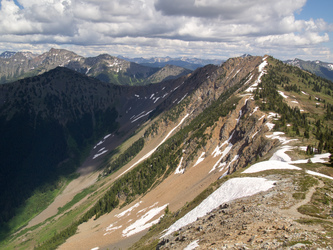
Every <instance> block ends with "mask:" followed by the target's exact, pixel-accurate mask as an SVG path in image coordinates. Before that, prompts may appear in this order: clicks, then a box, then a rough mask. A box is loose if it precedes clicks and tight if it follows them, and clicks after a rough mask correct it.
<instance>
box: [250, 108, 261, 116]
mask: <svg viewBox="0 0 333 250" xmlns="http://www.w3.org/2000/svg"><path fill="white" fill-rule="evenodd" d="M258 110H259V107H255V108H254V109H253V111H252V113H251V114H250V116H252V115H253V114H254V113H255V112H257V111H258Z"/></svg>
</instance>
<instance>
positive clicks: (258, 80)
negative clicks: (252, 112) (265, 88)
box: [245, 57, 268, 92]
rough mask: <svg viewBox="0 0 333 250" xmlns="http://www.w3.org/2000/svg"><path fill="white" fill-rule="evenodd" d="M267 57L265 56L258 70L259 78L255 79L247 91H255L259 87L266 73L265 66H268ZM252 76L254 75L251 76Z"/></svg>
mask: <svg viewBox="0 0 333 250" xmlns="http://www.w3.org/2000/svg"><path fill="white" fill-rule="evenodd" d="M266 59H267V58H266V57H265V58H263V62H262V63H261V64H260V65H259V67H258V71H259V73H260V75H259V76H258V79H257V80H256V81H255V83H254V84H252V85H251V86H250V87H249V88H248V89H247V90H245V92H253V91H255V90H256V88H257V87H258V84H259V83H261V77H262V76H263V75H264V74H266V71H265V70H264V68H265V67H266V65H267V64H268V63H267V61H266ZM251 78H252V77H251Z"/></svg>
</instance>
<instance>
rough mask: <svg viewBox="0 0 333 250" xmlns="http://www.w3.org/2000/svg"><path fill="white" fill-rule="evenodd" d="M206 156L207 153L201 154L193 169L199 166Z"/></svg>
mask: <svg viewBox="0 0 333 250" xmlns="http://www.w3.org/2000/svg"><path fill="white" fill-rule="evenodd" d="M205 154H206V153H205V152H202V153H201V155H200V157H199V158H198V160H197V162H196V163H195V164H194V166H193V167H195V166H196V165H198V164H199V163H201V162H202V161H203V160H204V159H205V157H204V155H205Z"/></svg>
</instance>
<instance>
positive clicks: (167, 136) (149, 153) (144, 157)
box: [116, 114, 189, 179]
mask: <svg viewBox="0 0 333 250" xmlns="http://www.w3.org/2000/svg"><path fill="white" fill-rule="evenodd" d="M188 116H189V114H186V115H185V116H184V117H183V119H182V120H181V121H180V122H179V123H178V124H177V126H175V127H174V128H173V129H171V131H170V132H169V133H168V134H167V135H166V136H165V137H164V139H163V140H162V141H161V143H160V144H158V145H157V147H156V148H154V149H152V150H151V151H150V152H148V153H147V154H145V155H144V156H143V157H141V158H140V159H139V160H138V161H137V162H135V163H134V164H133V165H132V166H130V167H129V168H128V169H126V170H125V171H124V172H123V173H122V174H120V175H119V176H118V177H117V178H116V179H118V178H119V177H121V176H122V175H124V174H125V173H127V172H128V171H130V170H131V169H132V168H133V167H134V166H136V165H137V164H139V163H140V162H142V161H144V160H146V159H147V158H149V157H150V156H151V155H152V154H153V153H154V152H155V151H156V149H157V148H158V147H159V146H161V145H162V144H163V143H164V142H165V141H166V140H167V139H168V138H169V136H170V135H171V134H172V133H173V131H175V130H176V129H177V128H178V127H179V126H180V125H181V124H182V123H183V122H184V121H185V119H186V118H187V117H188Z"/></svg>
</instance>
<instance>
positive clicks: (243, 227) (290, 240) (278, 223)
mask: <svg viewBox="0 0 333 250" xmlns="http://www.w3.org/2000/svg"><path fill="white" fill-rule="evenodd" d="M266 178H268V179H270V180H275V181H276V185H275V187H274V188H273V189H270V190H269V191H266V192H263V193H259V194H257V195H254V196H251V197H248V198H242V199H239V200H235V201H233V202H230V203H227V204H224V205H221V206H220V207H219V208H217V209H215V210H213V211H211V212H210V213H209V214H207V215H206V216H204V217H202V218H198V219H197V221H195V222H193V223H191V224H189V225H187V226H186V227H183V228H181V229H179V230H178V231H176V232H175V233H173V234H172V235H168V236H166V237H164V238H163V239H161V240H160V242H159V244H158V246H157V249H184V248H185V247H187V246H189V245H190V244H191V243H192V244H193V242H196V245H197V248H196V249H298V248H301V249H317V248H318V247H323V246H327V248H326V249H332V248H331V247H330V244H329V243H328V242H329V239H327V238H325V237H323V236H322V235H323V234H325V230H324V229H323V228H321V227H320V226H318V225H313V226H312V225H306V224H300V223H298V222H296V221H295V217H294V216H292V215H291V216H288V215H285V213H284V212H283V211H284V209H286V208H288V207H291V206H292V205H293V204H295V203H297V201H296V200H295V199H294V198H293V197H292V196H291V193H292V192H293V190H294V188H295V186H294V184H293V181H292V179H293V177H291V176H289V177H287V176H284V178H281V176H279V175H270V176H266ZM192 249H194V248H192Z"/></svg>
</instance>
